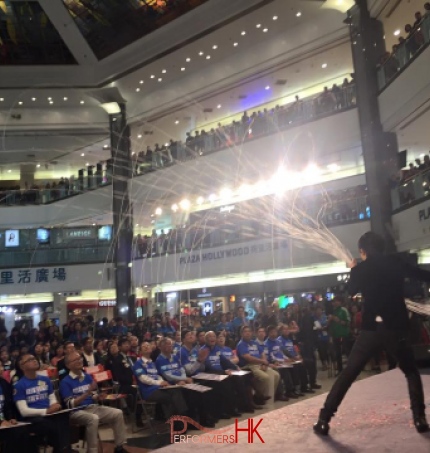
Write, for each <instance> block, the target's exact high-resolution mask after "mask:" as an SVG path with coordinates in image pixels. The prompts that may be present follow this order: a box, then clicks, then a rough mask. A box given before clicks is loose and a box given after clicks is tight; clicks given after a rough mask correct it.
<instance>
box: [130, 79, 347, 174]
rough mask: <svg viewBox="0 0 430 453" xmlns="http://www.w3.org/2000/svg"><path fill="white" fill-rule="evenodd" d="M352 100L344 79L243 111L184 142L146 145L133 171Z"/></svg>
mask: <svg viewBox="0 0 430 453" xmlns="http://www.w3.org/2000/svg"><path fill="white" fill-rule="evenodd" d="M355 102H356V100H355V84H354V81H353V80H348V79H347V78H345V79H344V81H343V84H342V85H341V86H338V85H337V84H334V85H333V86H332V88H331V89H329V88H328V87H325V88H324V90H323V92H322V93H320V94H319V95H317V96H312V97H310V98H306V99H303V100H302V99H300V98H299V96H296V98H295V101H294V102H292V103H290V104H286V105H277V106H276V107H275V108H273V109H270V110H268V109H267V108H263V109H262V110H258V111H256V112H253V113H250V114H248V112H246V111H245V112H244V113H243V116H242V118H241V120H240V121H236V120H234V121H233V122H232V123H230V124H224V125H222V124H221V123H219V124H218V127H217V128H212V129H210V130H209V131H206V130H204V129H203V130H200V131H199V130H197V131H195V133H194V135H193V134H192V133H191V132H187V134H186V138H185V142H182V141H174V140H170V142H169V143H165V144H163V145H161V146H160V145H159V144H158V143H156V144H155V146H154V148H152V147H151V146H148V147H147V149H146V152H145V151H141V152H139V153H138V154H137V157H136V165H135V173H136V174H140V173H143V172H145V171H148V170H153V169H156V168H161V167H163V166H166V165H170V164H172V163H174V162H175V161H177V160H179V161H182V160H186V159H193V158H196V157H198V156H202V155H204V154H208V153H211V152H214V151H218V150H220V149H223V148H226V147H231V146H235V145H241V144H242V143H243V142H246V141H249V140H252V139H254V138H258V137H262V136H264V135H268V134H273V133H276V132H279V131H280V130H283V129H285V128H288V127H290V126H292V125H297V124H300V123H301V122H304V121H311V120H312V119H314V118H318V117H321V116H324V115H327V114H331V113H333V112H335V111H337V110H343V109H346V108H350V107H352V106H354V105H355Z"/></svg>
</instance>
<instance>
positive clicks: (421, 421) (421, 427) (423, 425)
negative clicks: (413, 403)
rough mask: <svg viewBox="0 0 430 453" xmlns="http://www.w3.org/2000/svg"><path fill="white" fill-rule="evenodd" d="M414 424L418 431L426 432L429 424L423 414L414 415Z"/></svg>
mask: <svg viewBox="0 0 430 453" xmlns="http://www.w3.org/2000/svg"><path fill="white" fill-rule="evenodd" d="M414 425H415V429H416V430H417V431H418V432H419V433H426V432H427V431H428V430H429V424H428V423H427V419H426V416H425V415H421V416H418V417H414Z"/></svg>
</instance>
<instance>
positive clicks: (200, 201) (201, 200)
mask: <svg viewBox="0 0 430 453" xmlns="http://www.w3.org/2000/svg"><path fill="white" fill-rule="evenodd" d="M204 201H205V199H204V198H203V197H199V198H197V204H198V205H201V204H203V202H204Z"/></svg>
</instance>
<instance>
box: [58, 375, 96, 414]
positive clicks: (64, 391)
mask: <svg viewBox="0 0 430 453" xmlns="http://www.w3.org/2000/svg"><path fill="white" fill-rule="evenodd" d="M92 382H93V378H92V377H91V376H90V375H89V374H86V373H83V374H82V376H80V377H77V376H75V375H73V377H72V376H71V375H70V373H69V374H68V375H67V376H66V377H65V378H64V379H63V380H62V381H61V382H60V395H61V398H62V399H63V400H64V401H65V403H66V404H69V401H70V400H74V399H75V398H78V397H80V396H81V395H83V394H84V393H85V392H88V390H89V389H90V385H91V384H92ZM90 404H94V401H93V398H92V397H91V395H89V396H88V397H87V398H85V399H84V401H82V402H81V404H80V406H89V405H90Z"/></svg>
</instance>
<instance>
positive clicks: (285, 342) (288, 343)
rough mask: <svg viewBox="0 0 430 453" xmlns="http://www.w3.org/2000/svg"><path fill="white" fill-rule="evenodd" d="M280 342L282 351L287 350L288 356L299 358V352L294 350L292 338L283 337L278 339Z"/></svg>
mask: <svg viewBox="0 0 430 453" xmlns="http://www.w3.org/2000/svg"><path fill="white" fill-rule="evenodd" d="M278 340H279V342H280V343H281V345H282V349H285V350H286V351H287V352H288V354H290V355H291V357H296V356H297V352H296V350H295V349H294V343H293V340H291V339H290V338H284V337H283V336H282V335H281V336H279V337H278Z"/></svg>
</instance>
